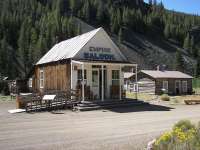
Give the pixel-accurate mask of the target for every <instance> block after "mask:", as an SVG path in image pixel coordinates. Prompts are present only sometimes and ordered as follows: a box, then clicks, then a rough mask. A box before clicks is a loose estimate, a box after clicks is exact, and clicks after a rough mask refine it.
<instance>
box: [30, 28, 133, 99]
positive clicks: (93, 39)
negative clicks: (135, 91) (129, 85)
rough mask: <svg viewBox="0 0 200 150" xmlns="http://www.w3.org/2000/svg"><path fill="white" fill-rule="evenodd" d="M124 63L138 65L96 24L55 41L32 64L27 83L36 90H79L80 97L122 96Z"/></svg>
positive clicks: (108, 97)
mask: <svg viewBox="0 0 200 150" xmlns="http://www.w3.org/2000/svg"><path fill="white" fill-rule="evenodd" d="M124 67H130V68H137V65H136V64H133V63H130V62H128V61H127V59H126V57H125V56H124V55H123V54H122V53H121V51H120V49H119V48H118V47H117V46H116V45H115V44H114V42H113V41H112V40H111V39H110V37H109V36H108V34H107V33H106V32H105V31H104V29H103V28H98V29H95V30H93V31H91V32H88V33H85V34H82V35H80V36H77V37H74V38H72V39H69V40H66V41H63V42H60V43H58V44H56V45H55V46H54V47H53V48H52V49H51V50H50V51H49V52H47V54H46V55H44V56H43V57H42V58H41V59H40V60H39V61H38V62H37V64H36V65H35V69H34V74H33V76H32V78H30V80H29V87H30V88H31V89H32V90H33V91H36V92H44V91H48V90H62V91H65V90H70V89H74V90H80V91H81V95H82V96H81V97H82V100H83V101H84V100H85V99H87V100H89V99H90V100H102V101H104V100H107V99H122V93H123V82H124V79H123V72H124V71H123V68H124ZM134 70H137V69H134Z"/></svg>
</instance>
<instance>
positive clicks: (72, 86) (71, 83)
mask: <svg viewBox="0 0 200 150" xmlns="http://www.w3.org/2000/svg"><path fill="white" fill-rule="evenodd" d="M72 82H73V62H72V61H71V90H72V89H73V83H72Z"/></svg>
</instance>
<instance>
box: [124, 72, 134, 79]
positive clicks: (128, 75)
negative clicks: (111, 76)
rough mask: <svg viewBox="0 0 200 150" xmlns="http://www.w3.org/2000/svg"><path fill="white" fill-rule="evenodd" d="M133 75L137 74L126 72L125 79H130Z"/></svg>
mask: <svg viewBox="0 0 200 150" xmlns="http://www.w3.org/2000/svg"><path fill="white" fill-rule="evenodd" d="M133 75H135V73H133V72H124V79H129V78H131V77H132V76H133Z"/></svg>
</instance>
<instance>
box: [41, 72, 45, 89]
mask: <svg viewBox="0 0 200 150" xmlns="http://www.w3.org/2000/svg"><path fill="white" fill-rule="evenodd" d="M40 88H44V70H43V69H41V70H40Z"/></svg>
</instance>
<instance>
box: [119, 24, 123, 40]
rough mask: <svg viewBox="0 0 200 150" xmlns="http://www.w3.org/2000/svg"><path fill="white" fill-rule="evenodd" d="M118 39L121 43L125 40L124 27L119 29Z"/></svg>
mask: <svg viewBox="0 0 200 150" xmlns="http://www.w3.org/2000/svg"><path fill="white" fill-rule="evenodd" d="M118 41H119V43H122V41H123V32H122V28H120V29H119V32H118Z"/></svg>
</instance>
